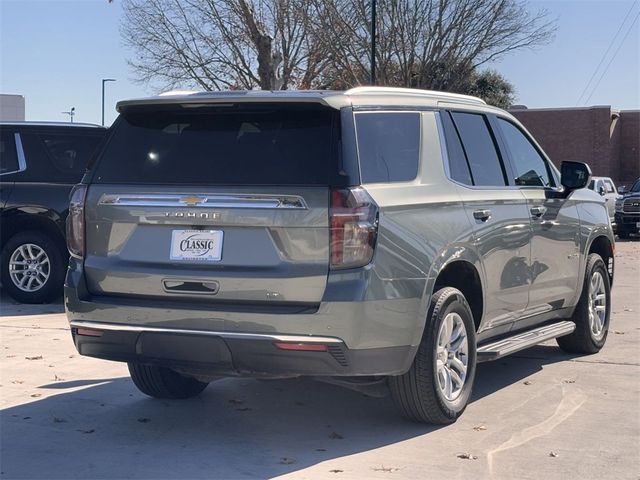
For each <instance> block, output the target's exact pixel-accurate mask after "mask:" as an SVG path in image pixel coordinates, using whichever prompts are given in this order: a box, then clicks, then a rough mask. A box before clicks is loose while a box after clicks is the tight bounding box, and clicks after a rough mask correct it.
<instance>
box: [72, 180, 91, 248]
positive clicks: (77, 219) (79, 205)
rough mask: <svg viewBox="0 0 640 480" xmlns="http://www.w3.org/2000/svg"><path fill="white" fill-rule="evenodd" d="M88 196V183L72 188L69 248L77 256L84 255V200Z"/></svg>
mask: <svg viewBox="0 0 640 480" xmlns="http://www.w3.org/2000/svg"><path fill="white" fill-rule="evenodd" d="M86 196H87V186H86V185H82V184H79V185H76V186H75V187H73V190H71V195H70V197H69V198H70V200H69V216H68V217H67V248H68V249H69V253H70V254H71V255H72V256H74V257H76V258H82V257H84V201H85V198H86Z"/></svg>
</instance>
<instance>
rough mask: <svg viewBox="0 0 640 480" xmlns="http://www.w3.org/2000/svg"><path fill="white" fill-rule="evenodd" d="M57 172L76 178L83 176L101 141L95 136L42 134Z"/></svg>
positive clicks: (41, 136) (41, 137)
mask: <svg viewBox="0 0 640 480" xmlns="http://www.w3.org/2000/svg"><path fill="white" fill-rule="evenodd" d="M39 136H40V139H41V140H42V142H43V143H44V146H45V148H46V150H47V153H48V154H49V157H50V158H51V161H52V162H53V165H54V167H55V169H56V170H58V171H59V172H61V173H62V174H63V175H64V174H72V175H73V176H74V178H75V177H77V176H78V175H80V176H81V175H82V174H83V172H84V170H85V168H86V166H87V162H88V161H89V158H91V155H92V153H93V151H94V150H95V148H96V145H97V144H98V141H99V140H100V139H99V138H97V137H94V136H80V135H53V134H40V135H39Z"/></svg>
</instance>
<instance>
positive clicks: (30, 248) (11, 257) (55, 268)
mask: <svg viewBox="0 0 640 480" xmlns="http://www.w3.org/2000/svg"><path fill="white" fill-rule="evenodd" d="M65 260H66V258H65V256H64V253H63V252H61V251H60V247H59V246H58V244H57V243H56V242H55V241H54V240H53V239H51V238H50V237H49V236H48V235H47V234H45V233H42V232H39V231H35V230H31V231H26V232H20V233H17V234H15V235H14V236H12V237H11V238H10V239H9V240H8V241H7V243H6V244H5V246H4V248H3V249H2V259H1V264H2V273H1V274H0V275H1V278H2V286H3V288H4V289H5V291H6V292H7V293H8V294H9V295H11V297H13V298H14V299H15V300H17V301H19V302H22V303H47V302H51V301H53V300H55V299H56V298H58V297H60V295H62V284H63V281H64V274H65V269H66V265H65Z"/></svg>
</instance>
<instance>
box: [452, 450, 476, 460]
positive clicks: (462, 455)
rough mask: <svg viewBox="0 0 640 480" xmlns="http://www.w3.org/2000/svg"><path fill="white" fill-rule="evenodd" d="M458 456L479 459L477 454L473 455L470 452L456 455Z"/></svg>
mask: <svg viewBox="0 0 640 480" xmlns="http://www.w3.org/2000/svg"><path fill="white" fill-rule="evenodd" d="M456 456H457V457H458V458H462V459H463V460H477V459H478V457H477V456H475V455H471V454H470V453H466V452H465V453H459V454H458V455H456Z"/></svg>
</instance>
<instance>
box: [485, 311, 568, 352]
mask: <svg viewBox="0 0 640 480" xmlns="http://www.w3.org/2000/svg"><path fill="white" fill-rule="evenodd" d="M575 328H576V324H575V323H573V322H570V321H568V320H566V321H562V322H558V323H552V324H551V325H545V326H544V327H538V328H534V329H533V330H527V331H526V332H522V333H518V334H517V335H514V336H513V337H508V338H504V339H502V340H498V341H495V342H492V343H488V344H486V345H481V346H479V347H478V362H489V361H491V360H497V359H498V358H501V357H504V356H506V355H510V354H512V353H515V352H519V351H520V350H524V349H525V348H529V347H533V346H534V345H537V344H539V343H542V342H546V341H547V340H551V339H552V338H557V337H561V336H563V335H568V334H570V333H571V332H573V331H574V330H575Z"/></svg>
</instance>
